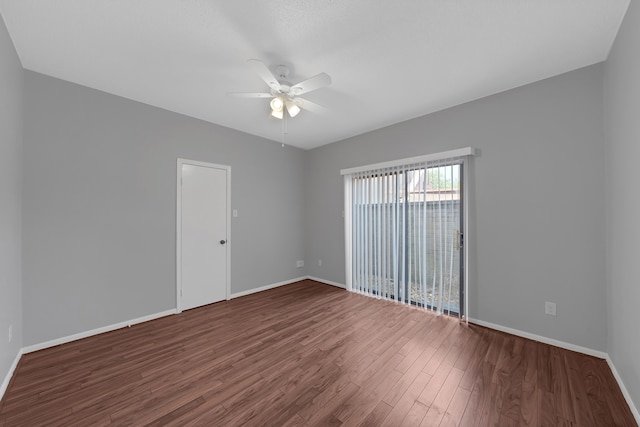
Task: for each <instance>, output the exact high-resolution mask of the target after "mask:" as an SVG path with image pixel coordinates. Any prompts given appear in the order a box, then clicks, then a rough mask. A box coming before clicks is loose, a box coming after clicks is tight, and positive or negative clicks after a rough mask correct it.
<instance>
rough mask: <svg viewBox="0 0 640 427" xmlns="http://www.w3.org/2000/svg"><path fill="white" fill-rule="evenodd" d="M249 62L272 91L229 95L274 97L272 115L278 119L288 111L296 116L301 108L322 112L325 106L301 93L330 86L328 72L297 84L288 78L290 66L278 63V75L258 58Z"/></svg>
mask: <svg viewBox="0 0 640 427" xmlns="http://www.w3.org/2000/svg"><path fill="white" fill-rule="evenodd" d="M247 63H248V64H249V65H250V66H251V67H252V68H253V69H254V71H255V72H256V73H258V75H259V76H260V78H262V80H264V82H265V83H266V84H267V85H268V86H269V88H270V89H271V90H270V92H268V93H267V92H251V93H247V92H230V93H228V95H229V96H234V97H238V98H272V99H271V102H270V104H269V105H270V106H271V115H272V116H273V117H276V118H278V119H282V118H284V116H285V110H286V113H287V114H288V115H289V116H290V117H295V116H297V115H298V113H300V109H303V110H307V111H311V112H322V111H324V110H325V108H324V107H322V106H320V105H318V104H316V103H314V102H311V101H309V100H308V99H304V98H300V95H304V94H305V93H309V92H311V91H314V90H317V89H320V88H323V87H326V86H329V85H330V84H331V77H330V76H329V75H328V74H327V73H320V74H316V75H315V76H313V77H311V78H308V79H306V80H303V81H301V82H300V83H297V84H295V85H292V84H291V83H289V82H288V81H287V80H286V79H287V77H288V76H289V68H288V67H287V66H285V65H278V67H277V68H276V75H277V77H276V76H275V75H273V73H272V72H271V71H270V70H269V67H267V66H266V65H265V63H264V62H262V61H260V60H258V59H250V60H248V61H247Z"/></svg>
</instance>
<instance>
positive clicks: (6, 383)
mask: <svg viewBox="0 0 640 427" xmlns="http://www.w3.org/2000/svg"><path fill="white" fill-rule="evenodd" d="M22 353H23V351H22V349H20V350H18V354H16V358H15V359H13V364H12V365H11V367H10V368H9V372H7V375H6V376H5V377H4V381H2V385H0V400H2V397H3V396H4V392H5V391H7V387H9V383H10V382H11V378H13V373H14V372H15V371H16V368H17V367H18V362H20V358H21V357H22Z"/></svg>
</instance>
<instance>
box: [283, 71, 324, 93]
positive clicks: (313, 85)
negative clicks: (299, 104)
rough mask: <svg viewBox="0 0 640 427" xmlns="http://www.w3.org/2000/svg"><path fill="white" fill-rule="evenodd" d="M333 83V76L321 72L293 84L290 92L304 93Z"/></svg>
mask: <svg viewBox="0 0 640 427" xmlns="http://www.w3.org/2000/svg"><path fill="white" fill-rule="evenodd" d="M330 84H331V76H329V74H327V73H320V74H317V75H315V76H313V77H311V78H308V79H307V80H303V81H301V82H300V83H298V84H295V85H293V86H291V89H290V90H289V92H290V93H291V94H293V95H302V94H303V93H307V92H311V91H312V90H316V89H320V88H322V87H325V86H329V85H330Z"/></svg>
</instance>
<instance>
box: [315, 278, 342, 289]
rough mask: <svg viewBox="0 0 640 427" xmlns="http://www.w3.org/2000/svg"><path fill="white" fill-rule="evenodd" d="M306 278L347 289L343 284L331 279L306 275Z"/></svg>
mask: <svg viewBox="0 0 640 427" xmlns="http://www.w3.org/2000/svg"><path fill="white" fill-rule="evenodd" d="M306 279H309V280H314V281H316V282H320V283H324V284H325V285H331V286H335V287H337V288H342V289H347V287H346V286H345V285H343V284H342V283H338V282H332V281H331V280H326V279H320V278H319V277H313V276H307V277H306Z"/></svg>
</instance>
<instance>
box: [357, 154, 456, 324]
mask: <svg viewBox="0 0 640 427" xmlns="http://www.w3.org/2000/svg"><path fill="white" fill-rule="evenodd" d="M462 173H463V163H462V162H461V161H449V162H448V163H446V162H444V163H443V162H438V163H425V164H415V165H407V166H402V167H394V168H388V169H384V170H377V171H367V172H363V173H356V174H353V176H352V177H351V189H350V192H351V201H352V203H351V211H350V212H351V217H352V226H351V233H352V236H351V242H352V244H351V250H352V254H351V260H352V266H351V267H352V268H351V273H352V280H351V284H352V290H354V291H356V292H361V293H364V294H368V295H371V296H375V297H377V298H385V299H390V300H395V301H399V302H403V303H407V304H413V305H417V306H421V307H424V308H427V309H430V310H434V311H436V312H438V313H446V314H452V315H463V314H464V310H465V307H464V294H463V292H464V286H461V284H462V283H464V281H463V274H464V272H463V266H464V262H463V259H462V257H463V251H462V245H463V241H464V234H463V228H462V226H463V215H462V212H463V208H464V206H463V203H462V201H463V197H462V191H463V188H462V182H463V180H462Z"/></svg>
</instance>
